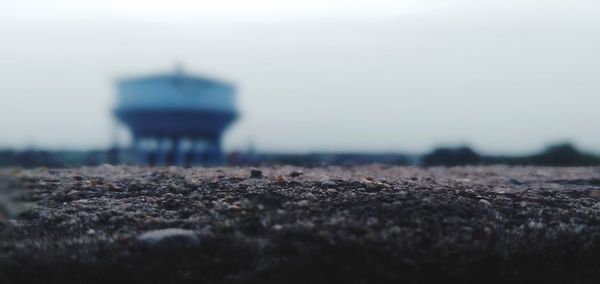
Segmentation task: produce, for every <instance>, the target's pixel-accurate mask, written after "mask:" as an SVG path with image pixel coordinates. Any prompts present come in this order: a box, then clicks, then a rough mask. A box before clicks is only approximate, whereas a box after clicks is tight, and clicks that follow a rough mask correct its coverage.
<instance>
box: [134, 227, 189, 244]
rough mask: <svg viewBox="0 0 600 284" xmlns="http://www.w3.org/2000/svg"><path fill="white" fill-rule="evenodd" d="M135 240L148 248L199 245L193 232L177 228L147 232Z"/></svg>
mask: <svg viewBox="0 0 600 284" xmlns="http://www.w3.org/2000/svg"><path fill="white" fill-rule="evenodd" d="M137 239H138V241H140V242H142V243H143V244H144V245H147V246H150V247H191V246H197V245H198V244H200V239H199V238H198V236H197V235H196V233H194V231H191V230H184V229H179V228H168V229H162V230H152V231H147V232H145V233H143V234H141V235H139V236H138V237H137Z"/></svg>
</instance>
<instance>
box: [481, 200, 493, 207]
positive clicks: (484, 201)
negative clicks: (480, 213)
mask: <svg viewBox="0 0 600 284" xmlns="http://www.w3.org/2000/svg"><path fill="white" fill-rule="evenodd" d="M479 203H480V204H482V205H483V206H486V207H488V206H492V203H491V202H489V201H487V200H485V199H480V200H479Z"/></svg>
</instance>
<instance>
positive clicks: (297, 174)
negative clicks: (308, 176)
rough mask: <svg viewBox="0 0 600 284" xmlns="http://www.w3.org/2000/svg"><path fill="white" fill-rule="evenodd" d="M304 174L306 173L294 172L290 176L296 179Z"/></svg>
mask: <svg viewBox="0 0 600 284" xmlns="http://www.w3.org/2000/svg"><path fill="white" fill-rule="evenodd" d="M303 174H304V173H303V172H300V171H293V172H291V173H290V176H291V177H294V178H295V177H299V176H301V175H303Z"/></svg>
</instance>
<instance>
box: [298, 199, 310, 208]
mask: <svg viewBox="0 0 600 284" xmlns="http://www.w3.org/2000/svg"><path fill="white" fill-rule="evenodd" d="M296 204H298V206H301V207H306V206H308V204H309V202H308V200H300V201H298V202H297V203H296Z"/></svg>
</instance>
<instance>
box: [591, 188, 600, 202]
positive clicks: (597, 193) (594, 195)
mask: <svg viewBox="0 0 600 284" xmlns="http://www.w3.org/2000/svg"><path fill="white" fill-rule="evenodd" d="M590 197H591V198H594V199H596V200H600V190H594V191H592V192H590Z"/></svg>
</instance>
